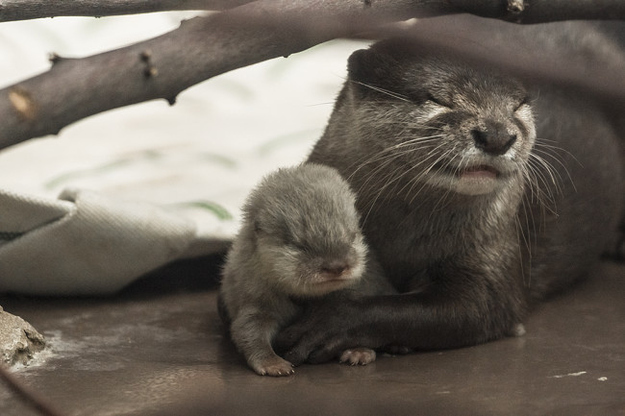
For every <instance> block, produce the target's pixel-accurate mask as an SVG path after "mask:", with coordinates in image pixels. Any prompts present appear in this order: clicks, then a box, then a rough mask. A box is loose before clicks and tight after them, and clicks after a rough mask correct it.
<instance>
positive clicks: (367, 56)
mask: <svg viewBox="0 0 625 416" xmlns="http://www.w3.org/2000/svg"><path fill="white" fill-rule="evenodd" d="M396 64H397V63H396V61H395V59H393V57H391V56H389V55H387V54H384V53H380V52H378V51H375V50H372V49H360V50H357V51H356V52H354V53H353V54H352V55H351V56H350V57H349V60H348V61H347V73H348V74H349V79H350V80H352V81H355V82H357V83H364V84H373V85H376V86H381V85H380V84H385V83H386V81H387V80H388V79H389V78H390V77H391V70H392V69H393V67H394V65H396Z"/></svg>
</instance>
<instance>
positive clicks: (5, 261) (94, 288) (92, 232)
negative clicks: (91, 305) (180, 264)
mask: <svg viewBox="0 0 625 416" xmlns="http://www.w3.org/2000/svg"><path fill="white" fill-rule="evenodd" d="M0 207H1V216H0V292H19V293H25V294H33V295H66V294H67V295H69V294H71V295H95V294H108V293H113V292H115V291H117V290H119V289H121V288H122V287H124V286H125V285H127V284H128V283H130V282H131V281H132V280H134V279H136V278H137V276H140V275H141V274H144V273H146V272H149V271H151V270H153V269H156V268H158V267H159V266H162V265H164V264H166V263H168V262H170V261H172V260H174V259H177V258H180V257H181V256H184V255H185V252H186V251H187V250H188V249H189V248H190V246H191V245H192V243H194V242H195V240H196V226H195V224H194V223H193V222H191V221H188V220H187V219H185V218H184V217H181V216H178V215H175V213H173V212H170V211H168V210H166V209H164V208H160V207H159V206H157V205H153V204H148V203H138V202H125V201H117V200H113V199H110V198H107V197H105V196H103V195H101V194H98V193H96V192H93V191H80V190H66V191H64V192H63V193H62V194H61V195H60V196H59V199H58V200H49V199H45V198H39V197H31V196H25V195H18V194H15V193H12V192H7V191H2V190H0Z"/></svg>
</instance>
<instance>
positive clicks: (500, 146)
mask: <svg viewBox="0 0 625 416" xmlns="http://www.w3.org/2000/svg"><path fill="white" fill-rule="evenodd" d="M471 135H472V137H473V141H474V142H475V147H476V148H478V149H480V150H481V151H483V152H484V153H488V154H489V155H493V156H500V155H503V154H505V153H506V152H507V151H508V150H510V148H511V147H512V145H513V144H514V143H515V142H516V140H517V136H516V134H510V133H508V131H507V129H506V127H505V126H504V125H502V124H500V123H495V122H490V123H486V125H485V127H484V128H483V129H479V128H478V129H474V130H471Z"/></svg>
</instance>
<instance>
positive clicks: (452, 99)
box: [280, 26, 624, 362]
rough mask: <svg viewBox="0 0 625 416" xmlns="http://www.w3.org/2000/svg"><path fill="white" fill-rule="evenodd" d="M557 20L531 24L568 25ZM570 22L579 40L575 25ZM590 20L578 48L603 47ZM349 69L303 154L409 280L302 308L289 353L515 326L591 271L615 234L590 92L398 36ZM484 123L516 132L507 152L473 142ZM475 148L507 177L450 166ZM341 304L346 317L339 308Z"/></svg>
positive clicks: (618, 195) (415, 342)
mask: <svg viewBox="0 0 625 416" xmlns="http://www.w3.org/2000/svg"><path fill="white" fill-rule="evenodd" d="M562 27H563V26H560V28H558V27H557V26H556V27H555V29H550V28H549V26H545V31H546V32H545V33H542V34H539V35H536V34H534V36H543V37H545V38H547V39H553V36H555V37H558V36H562V37H563V38H564V37H566V36H564V35H566V30H564V32H563V31H562ZM564 28H565V29H566V27H564ZM573 28H574V29H575V26H573ZM578 29H579V27H578ZM540 30H542V29H540ZM550 30H551V31H552V32H551V33H550V32H549V31H550ZM562 33H564V35H562ZM575 33H576V35H575V36H573V37H572V39H573V41H571V42H572V44H573V45H578V43H576V42H578V41H579V37H580V36H581V35H579V33H585V32H583V28H582V32H575ZM588 33H589V34H588V35H587V36H586V37H585V38H584V42H583V44H582V46H576V47H580V48H586V49H585V51H586V52H587V53H589V54H591V53H593V52H594V50H595V49H597V48H598V46H597V45H601V48H600V49H602V50H604V51H605V49H606V40H605V39H603V38H602V37H601V36H600V35H599V34H597V33H594V32H592V31H589V32H588ZM565 40H566V39H565ZM565 40H563V41H562V42H565ZM558 46H559V47H562V46H563V45H562V44H560V45H558ZM569 46H570V45H569ZM593 48H594V49H593ZM597 50H598V49H597ZM348 67H349V79H348V80H347V82H346V83H345V85H344V87H343V90H342V91H341V93H340V95H339V97H338V100H337V103H336V105H335V109H334V112H333V114H332V116H331V119H330V121H329V124H328V127H327V129H326V132H325V134H324V135H323V137H322V138H321V139H320V140H319V142H318V143H317V144H316V146H315V148H314V150H313V152H312V153H311V155H310V157H309V162H315V163H321V164H326V165H328V166H332V167H334V168H336V169H337V170H338V171H339V172H340V173H341V175H343V177H344V178H346V179H347V180H348V181H349V183H350V185H351V186H352V188H353V189H354V190H355V191H356V193H357V207H358V210H359V211H360V213H361V215H362V217H363V222H362V227H363V232H364V234H365V237H366V239H367V241H368V242H369V245H370V248H371V250H372V251H373V252H374V253H375V255H376V256H377V257H378V259H379V260H380V263H381V265H382V267H383V270H384V272H385V273H386V274H387V276H388V278H389V280H390V281H391V282H392V284H393V285H394V286H395V288H396V289H397V290H399V291H400V292H403V294H402V295H399V296H383V297H371V298H368V299H367V300H366V301H364V302H362V301H361V302H358V303H352V304H342V305H333V307H331V308H330V307H329V308H327V309H325V311H326V312H324V309H318V310H315V311H314V316H312V314H310V315H307V316H305V317H304V318H303V319H302V320H301V321H299V322H297V323H295V324H294V325H293V326H291V327H290V328H289V329H288V330H286V331H284V332H283V333H282V334H281V336H280V339H281V342H282V343H283V344H284V345H290V348H291V350H290V352H289V353H288V354H287V356H288V357H289V358H290V359H292V360H293V361H294V362H301V361H302V360H304V359H306V358H308V359H309V360H310V361H323V360H325V359H328V358H329V357H331V356H332V355H334V354H336V350H337V349H339V348H341V347H342V346H344V345H349V344H350V343H357V344H359V345H366V346H369V347H372V348H377V347H380V346H382V345H387V344H398V345H406V346H409V347H413V348H419V349H432V348H452V347H460V346H466V345H474V344H478V343H482V342H486V341H489V340H494V339H497V338H501V337H503V336H506V335H510V334H519V333H522V332H523V331H522V329H521V327H520V326H519V324H520V323H522V322H523V320H524V319H525V317H526V315H527V313H528V311H529V310H530V308H531V306H532V305H533V304H534V303H535V302H537V301H540V300H543V299H545V298H546V297H549V296H550V295H552V294H554V293H557V292H558V291H560V290H562V289H563V288H566V287H569V286H570V285H571V284H572V283H574V282H575V281H577V280H579V279H581V278H582V277H584V276H585V275H587V273H588V272H589V270H590V268H591V266H592V265H593V264H594V263H595V262H596V261H597V260H598V259H599V257H600V254H601V253H602V251H604V250H605V249H606V247H608V246H609V245H610V244H612V243H613V241H614V231H615V230H616V225H617V223H618V222H619V219H620V217H621V212H622V199H623V190H624V185H623V184H624V182H623V169H622V160H621V149H620V139H619V138H618V137H617V135H616V134H615V132H614V131H613V130H612V128H611V126H610V124H609V123H608V122H607V120H606V119H605V116H604V115H603V114H602V113H601V112H600V111H599V110H598V106H593V104H592V103H590V102H589V101H588V100H586V99H583V98H580V97H578V96H575V95H573V94H569V93H566V92H563V91H557V90H555V89H552V88H551V87H549V86H545V85H542V86H532V87H531V88H529V89H528V88H527V87H525V86H524V85H523V84H522V83H520V82H519V81H517V80H514V79H511V77H508V76H504V75H502V74H498V73H497V72H496V71H494V70H491V69H488V68H472V67H470V66H469V65H467V64H466V63H464V62H462V61H458V60H455V59H453V58H451V57H442V56H437V55H435V54H432V53H429V52H426V51H420V50H418V49H415V48H414V47H413V46H412V45H409V44H407V43H406V42H404V41H386V42H382V43H379V44H376V45H374V46H373V47H372V48H371V49H369V50H366V51H357V52H356V53H355V54H354V55H352V57H350V60H349V66H348ZM493 123H494V124H493ZM485 125H486V127H487V128H488V126H493V125H496V126H498V127H497V128H496V129H495V130H497V131H499V132H500V133H501V134H506V135H511V134H516V135H517V140H516V141H515V142H514V144H513V145H512V147H511V148H510V150H509V151H507V152H506V153H504V154H503V155H492V154H491V155H484V154H480V151H479V149H475V147H476V144H475V143H476V142H475V141H474V140H473V139H472V135H473V136H475V133H471V132H472V131H473V130H476V129H477V130H480V129H484V126H485ZM502 132H503V133H502ZM471 147H473V149H472V148H471ZM482 153H483V152H482ZM506 158H507V160H504V159H506ZM481 161H487V162H488V163H489V164H492V165H493V166H497V167H500V168H503V169H505V171H506V172H505V173H506V175H501V176H500V177H499V179H498V180H497V182H496V183H493V182H485V183H486V184H487V185H484V186H482V185H480V184H478V185H477V186H473V185H470V184H469V185H466V184H465V185H462V186H460V185H458V183H456V182H458V181H456V182H454V179H453V175H451V176H450V175H449V174H450V173H451V172H462V170H463V169H464V168H466V166H467V164H479V163H482V162H481ZM437 170H444V171H445V172H446V174H447V176H445V175H443V176H441V177H438V176H437V174H436V173H435V172H436V171H437ZM445 178H447V179H445ZM491 188H492V189H491ZM330 310H332V316H330V315H329V314H328V313H327V311H330ZM337 311H343V313H344V314H345V315H349V316H351V317H353V318H352V319H350V320H349V321H343V322H341V321H339V320H338V319H335V317H334V316H335V315H336V314H337ZM324 313H325V315H323V314H324ZM344 334H351V339H349V337H347V336H345V335H344Z"/></svg>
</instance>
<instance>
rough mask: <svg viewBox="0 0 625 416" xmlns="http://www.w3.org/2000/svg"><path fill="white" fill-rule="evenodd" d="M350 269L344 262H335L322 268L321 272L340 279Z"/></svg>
mask: <svg viewBox="0 0 625 416" xmlns="http://www.w3.org/2000/svg"><path fill="white" fill-rule="evenodd" d="M347 269H349V265H348V264H347V263H346V262H343V261H333V262H330V263H328V264H325V265H323V266H322V267H321V271H322V272H323V273H325V274H327V275H329V276H332V277H339V276H341V275H342V274H343V273H345V271H347Z"/></svg>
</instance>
